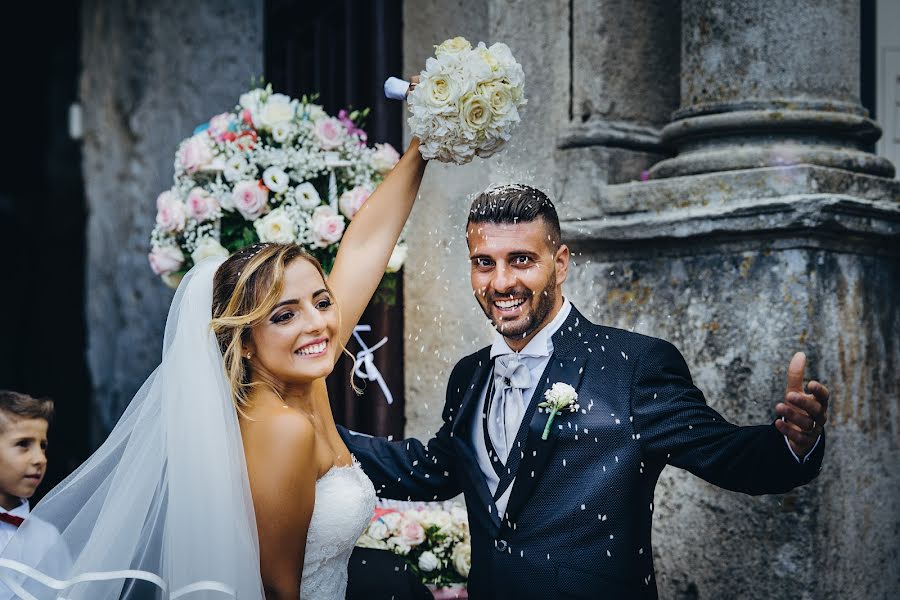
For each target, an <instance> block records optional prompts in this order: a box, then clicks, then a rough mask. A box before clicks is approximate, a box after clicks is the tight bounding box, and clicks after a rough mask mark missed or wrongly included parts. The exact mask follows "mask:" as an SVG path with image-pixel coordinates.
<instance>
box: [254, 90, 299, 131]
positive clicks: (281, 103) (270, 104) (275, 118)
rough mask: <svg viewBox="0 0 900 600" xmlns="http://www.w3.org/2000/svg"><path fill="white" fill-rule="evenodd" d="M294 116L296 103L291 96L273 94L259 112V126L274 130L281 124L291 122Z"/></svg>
mask: <svg viewBox="0 0 900 600" xmlns="http://www.w3.org/2000/svg"><path fill="white" fill-rule="evenodd" d="M293 116H294V103H293V102H292V101H291V97H290V96H285V95H284V94H272V95H271V96H269V98H268V99H267V100H266V103H265V105H264V106H263V107H262V109H261V110H260V111H259V124H260V125H261V126H262V127H265V128H268V129H272V128H273V127H274V126H275V125H278V124H279V123H284V122H286V121H290V120H291V119H292V118H293Z"/></svg>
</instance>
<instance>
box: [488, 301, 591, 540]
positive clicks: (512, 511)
mask: <svg viewBox="0 0 900 600" xmlns="http://www.w3.org/2000/svg"><path fill="white" fill-rule="evenodd" d="M584 323H585V320H584V317H583V316H581V314H580V313H579V312H578V311H577V310H576V309H575V307H574V306H573V307H572V312H571V313H570V314H569V316H568V318H567V319H566V321H565V322H564V323H563V325H562V327H560V328H559V330H558V331H557V332H556V333H555V334H554V335H553V356H551V357H550V364H549V365H547V369H545V370H544V376H543V377H542V378H541V381H540V383H539V384H538V387H537V388H536V389H535V391H534V396H532V398H531V403H530V404H529V414H530V415H531V419H530V421H529V425H528V431H527V436H528V437H527V441H526V443H525V444H524V446H525V448H524V450H523V453H524V457H522V458H521V461H520V462H519V466H518V469H517V472H516V480H515V483H514V484H513V489H512V492H511V493H510V497H509V503H508V504H507V508H506V519H507V520H508V522H512V523H514V522H515V519H516V517H517V516H518V514H519V512H520V511H521V509H522V507H523V506H524V505H525V502H526V501H527V500H528V498H529V497H530V496H531V494H532V492H533V491H534V487H535V485H537V482H538V480H539V479H540V477H541V474H542V473H543V472H544V469H546V468H547V464H548V461H549V460H550V458H551V457H552V455H553V448H554V446H555V445H556V440H557V438H558V437H559V427H558V425H557V424H558V423H559V421H560V416H562V415H557V417H556V419H554V422H553V427H551V429H550V435H549V436H548V437H547V439H546V440H542V439H541V435H542V434H543V432H544V426H545V425H546V424H547V417H548V416H549V415H548V414H547V413H546V412H543V410H541V409H537V408H536V407H537V405H538V404H540V403H541V402H543V401H544V392H546V391H547V390H548V389H549V388H550V387H551V386H552V385H553V384H554V383H558V382H563V383H568V384H569V385H571V386H572V387H573V388H575V389H576V390H578V387H579V385H580V384H581V378H582V376H583V375H584V365H585V363H586V362H587V354H586V353H579V352H578V351H579V350H580V348H579V345H581V346H583V341H582V340H583V338H581V337H579V335H578V333H579V327H580V326H581V325H583V324H584ZM520 456H521V455H520Z"/></svg>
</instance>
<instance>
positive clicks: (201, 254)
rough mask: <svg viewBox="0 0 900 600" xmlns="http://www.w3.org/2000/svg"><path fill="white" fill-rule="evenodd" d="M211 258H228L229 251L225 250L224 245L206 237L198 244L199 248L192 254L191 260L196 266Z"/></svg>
mask: <svg viewBox="0 0 900 600" xmlns="http://www.w3.org/2000/svg"><path fill="white" fill-rule="evenodd" d="M211 256H221V257H222V258H225V257H227V256H228V250H226V249H225V248H223V247H222V244H220V243H219V242H218V241H217V240H216V239H215V238H212V237H210V236H208V235H206V236H203V237H202V238H200V240H199V241H198V242H197V247H196V248H195V249H194V251H193V252H191V260H193V261H194V264H196V263H198V262H200V261H201V260H203V259H204V258H209V257H211Z"/></svg>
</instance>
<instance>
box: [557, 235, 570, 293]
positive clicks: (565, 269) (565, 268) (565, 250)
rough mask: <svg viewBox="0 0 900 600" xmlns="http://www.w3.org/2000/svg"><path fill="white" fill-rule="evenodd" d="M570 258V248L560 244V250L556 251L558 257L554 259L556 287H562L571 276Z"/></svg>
mask: <svg viewBox="0 0 900 600" xmlns="http://www.w3.org/2000/svg"><path fill="white" fill-rule="evenodd" d="M569 256H570V253H569V247H568V246H566V245H565V244H560V246H559V248H557V249H556V255H555V257H554V263H555V267H556V285H562V283H563V282H564V281H565V280H566V277H567V276H568V275H569Z"/></svg>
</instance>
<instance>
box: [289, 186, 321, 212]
mask: <svg viewBox="0 0 900 600" xmlns="http://www.w3.org/2000/svg"><path fill="white" fill-rule="evenodd" d="M294 198H295V199H296V200H297V204H299V205H300V208H302V209H304V210H312V209H314V208H316V207H317V206H319V205H320V204H322V199H321V198H320V197H319V192H318V191H316V187H315V186H314V185H313V184H311V183H310V182H308V181H305V182H303V183H301V184H300V185H298V186H297V187H296V188H294Z"/></svg>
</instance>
